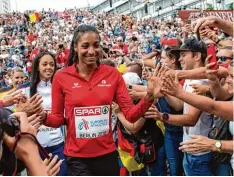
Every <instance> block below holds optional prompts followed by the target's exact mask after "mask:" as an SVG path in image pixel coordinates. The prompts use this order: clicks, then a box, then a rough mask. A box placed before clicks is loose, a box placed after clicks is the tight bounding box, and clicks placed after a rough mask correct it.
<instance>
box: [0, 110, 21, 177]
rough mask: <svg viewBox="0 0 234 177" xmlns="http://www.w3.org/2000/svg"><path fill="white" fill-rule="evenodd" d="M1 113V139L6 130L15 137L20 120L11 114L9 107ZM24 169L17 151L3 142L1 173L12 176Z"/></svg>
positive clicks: (0, 161)
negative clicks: (16, 153)
mask: <svg viewBox="0 0 234 177" xmlns="http://www.w3.org/2000/svg"><path fill="white" fill-rule="evenodd" d="M0 113H1V117H0V140H1V139H2V137H3V133H4V132H5V133H7V135H8V136H11V137H14V136H15V135H16V134H17V133H19V132H20V128H19V127H20V123H19V121H18V120H17V119H16V118H15V117H12V116H9V115H10V114H11V113H12V112H11V111H9V110H7V109H1V110H0ZM24 169H25V165H24V163H23V162H22V161H20V160H19V159H17V157H16V155H15V153H14V152H12V151H11V150H10V149H9V148H8V147H7V146H6V145H5V144H4V143H3V145H2V157H1V159H0V174H4V175H5V176H12V175H16V174H17V173H20V172H21V171H23V170H24Z"/></svg>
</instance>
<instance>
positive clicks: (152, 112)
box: [144, 105, 162, 120]
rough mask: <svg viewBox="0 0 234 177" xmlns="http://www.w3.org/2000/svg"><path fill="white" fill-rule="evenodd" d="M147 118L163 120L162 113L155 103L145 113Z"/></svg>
mask: <svg viewBox="0 0 234 177" xmlns="http://www.w3.org/2000/svg"><path fill="white" fill-rule="evenodd" d="M144 118H145V119H155V120H162V116H161V113H160V112H159V111H158V109H157V108H156V106H155V105H152V106H151V107H150V108H149V109H148V111H147V112H146V113H145V114H144Z"/></svg>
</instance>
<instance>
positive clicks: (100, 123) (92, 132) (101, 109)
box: [74, 105, 110, 138]
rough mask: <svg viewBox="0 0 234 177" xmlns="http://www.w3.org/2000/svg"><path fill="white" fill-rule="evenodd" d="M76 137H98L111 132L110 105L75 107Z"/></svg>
mask: <svg viewBox="0 0 234 177" xmlns="http://www.w3.org/2000/svg"><path fill="white" fill-rule="evenodd" d="M74 115H75V125H76V138H97V137H101V136H104V135H106V134H108V133H109V128H110V127H109V126H110V125H109V117H110V105H104V106H94V107H81V108H74Z"/></svg>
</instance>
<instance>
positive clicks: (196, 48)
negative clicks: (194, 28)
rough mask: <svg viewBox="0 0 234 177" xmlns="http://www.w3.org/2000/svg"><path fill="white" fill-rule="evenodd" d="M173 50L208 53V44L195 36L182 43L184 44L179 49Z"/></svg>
mask: <svg viewBox="0 0 234 177" xmlns="http://www.w3.org/2000/svg"><path fill="white" fill-rule="evenodd" d="M173 51H178V52H181V51H192V52H200V53H203V54H205V55H207V47H206V44H205V43H204V42H202V41H200V42H199V41H198V40H197V39H196V38H195V37H193V38H188V39H185V41H184V44H182V46H181V47H180V48H178V49H173Z"/></svg>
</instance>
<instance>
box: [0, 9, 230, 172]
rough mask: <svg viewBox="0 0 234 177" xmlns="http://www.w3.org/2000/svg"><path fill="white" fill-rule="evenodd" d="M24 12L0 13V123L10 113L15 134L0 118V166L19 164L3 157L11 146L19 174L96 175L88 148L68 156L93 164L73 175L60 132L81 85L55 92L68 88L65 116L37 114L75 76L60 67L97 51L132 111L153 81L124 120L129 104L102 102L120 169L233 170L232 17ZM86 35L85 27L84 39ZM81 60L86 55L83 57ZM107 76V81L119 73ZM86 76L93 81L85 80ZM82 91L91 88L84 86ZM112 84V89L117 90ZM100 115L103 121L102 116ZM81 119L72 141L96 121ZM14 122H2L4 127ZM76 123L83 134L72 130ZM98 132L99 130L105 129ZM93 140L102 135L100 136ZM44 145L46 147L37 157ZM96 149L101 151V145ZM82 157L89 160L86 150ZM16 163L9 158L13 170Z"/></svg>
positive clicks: (67, 132) (64, 132)
mask: <svg viewBox="0 0 234 177" xmlns="http://www.w3.org/2000/svg"><path fill="white" fill-rule="evenodd" d="M32 13H35V12H33V11H26V12H24V13H19V12H13V13H9V14H0V73H1V74H0V79H1V80H0V100H1V101H0V106H1V111H0V113H1V115H0V125H4V124H7V123H6V122H7V120H9V119H10V118H12V117H13V118H16V119H17V120H19V122H20V124H19V125H18V128H19V130H18V132H21V134H17V135H19V136H17V135H15V134H12V132H11V133H8V131H7V130H8V128H7V126H0V139H2V140H3V141H1V140H0V145H1V147H0V159H1V154H2V160H1V162H0V165H1V166H0V171H1V172H2V173H3V174H7V175H13V174H14V175H15V174H19V173H22V171H23V170H24V168H23V167H20V166H19V163H18V164H15V163H10V164H11V165H9V163H7V159H8V158H7V157H8V155H9V154H11V153H13V154H16V157H15V156H14V155H12V154H11V155H12V158H13V159H14V157H15V158H17V159H18V160H20V161H23V162H24V166H25V167H26V169H27V170H26V172H27V173H28V175H56V174H57V175H63V176H66V175H105V174H103V173H102V172H100V171H98V168H101V166H100V167H99V165H98V164H99V162H100V164H102V163H101V160H100V161H98V160H97V159H96V160H95V162H94V161H92V162H91V161H88V160H87V159H88V158H87V157H88V155H87V156H82V155H81V156H79V155H80V154H81V152H83V151H82V150H81V151H79V152H78V153H77V154H79V153H80V154H79V155H77V156H74V157H77V158H78V157H79V158H80V157H81V158H83V159H85V160H84V163H85V164H86V165H87V164H88V165H87V168H88V167H89V166H90V168H91V167H92V168H93V169H95V168H94V167H93V166H96V169H95V170H96V171H95V170H93V171H92V170H91V171H92V173H81V172H80V173H78V172H77V171H78V167H75V165H77V166H79V164H76V163H75V160H76V159H73V158H74V157H73V156H71V155H70V154H69V153H74V154H75V153H76V151H74V152H73V150H71V149H69V148H71V147H72V145H73V143H72V142H71V141H72V140H71V139H70V137H69V136H71V134H74V133H71V132H72V131H73V130H71V127H70V126H68V125H69V124H70V123H69V121H71V120H70V119H68V118H67V117H69V116H70V113H68V112H67V109H68V110H69V109H71V108H67V107H66V106H70V107H72V106H71V104H73V103H74V102H75V101H77V100H79V104H81V101H82V99H83V100H87V99H90V98H89V97H88V96H86V94H88V92H86V91H84V92H78V91H77V93H75V92H74V91H72V94H75V95H82V96H81V97H79V98H78V97H77V99H75V98H74V99H71V101H70V102H69V104H67V102H66V101H67V99H68V100H69V97H67V96H64V95H66V94H67V89H65V90H62V86H61V91H60V92H59V93H60V95H62V96H63V97H64V98H65V99H64V100H63V101H65V102H64V103H63V102H60V103H61V104H62V105H63V104H64V107H63V109H65V113H64V115H65V117H66V119H67V120H66V121H64V122H65V123H64V124H63V125H62V126H60V124H59V126H57V124H56V125H55V124H53V123H51V121H49V119H48V121H47V120H46V119H47V115H46V118H45V117H43V115H44V114H40V113H41V112H46V113H47V114H48V115H49V113H48V111H50V110H51V111H52V114H53V113H55V112H53V109H55V108H56V105H57V104H58V106H59V105H60V103H59V102H58V101H57V102H56V105H55V103H54V102H53V101H54V99H53V92H54V93H55V92H56V94H58V90H56V89H55V88H54V87H58V85H59V84H60V83H61V84H62V82H64V84H65V82H66V83H67V81H68V80H73V79H74V78H71V73H68V74H67V75H65V74H64V73H65V72H68V69H69V68H71V67H72V64H73V63H76V62H78V63H79V62H80V63H81V61H82V60H81V58H82V57H84V56H86V55H90V56H91V54H92V52H93V53H95V52H96V51H97V49H98V50H99V49H100V55H99V56H98V59H97V62H98V65H99V64H101V66H102V65H105V66H106V65H108V67H107V69H106V70H105V72H110V75H111V76H112V72H111V71H112V70H110V69H109V68H111V69H113V68H116V69H115V70H116V71H118V73H120V74H121V76H122V77H121V78H123V80H124V82H125V84H126V91H127V93H128V95H129V96H130V97H131V99H132V102H133V103H134V105H136V108H138V110H139V112H140V111H142V110H143V109H144V108H143V106H142V107H140V106H138V105H140V104H141V103H142V99H145V98H148V95H149V90H150V89H151V90H153V89H154V94H153V96H154V98H153V102H152V104H151V106H150V108H149V109H148V108H147V110H146V111H145V112H144V114H143V115H142V116H140V117H138V118H137V119H135V120H134V121H132V119H131V120H130V118H129V119H128V117H127V116H126V112H128V111H126V110H125V109H126V108H123V107H122V106H121V105H120V103H119V100H118V98H116V99H114V101H113V102H112V103H111V104H110V107H108V106H107V107H103V108H102V112H104V113H105V111H107V112H108V111H109V109H110V110H111V112H110V117H111V118H110V121H108V123H110V125H111V129H108V131H109V132H111V138H112V137H113V142H114V144H115V151H114V153H115V155H117V156H118V158H117V159H118V167H117V168H118V170H119V175H121V176H128V175H137V176H138V175H147V176H148V175H149V176H151V175H152V176H166V175H171V176H183V175H186V176H194V175H195V176H200V175H201V176H213V175H214V176H223V175H225V176H231V175H233V168H234V166H233V163H234V162H233V22H229V21H225V20H222V19H220V18H218V17H215V16H208V17H203V18H199V19H197V20H194V21H193V22H192V24H189V23H188V22H184V21H182V20H181V19H180V18H178V17H176V18H174V19H160V20H159V19H157V18H148V19H136V18H135V17H132V16H125V15H119V14H115V13H107V12H92V11H90V10H81V9H76V8H75V9H65V10H64V12H57V11H54V10H51V9H49V10H48V11H45V10H42V11H40V12H37V13H38V14H39V18H38V19H37V20H36V21H35V22H32V21H31V19H30V14H32ZM82 27H83V28H82ZM93 28H94V29H93ZM95 30H96V31H95ZM92 32H93V33H95V34H96V33H98V34H99V38H100V41H98V43H97V42H96V41H93V38H92V35H91V34H93V33H92ZM86 33H88V34H89V37H87V38H85V34H86ZM85 40H86V42H83V43H81V42H80V41H85ZM95 40H96V39H95ZM77 41H78V43H76V42H77ZM87 41H88V42H87ZM79 42H80V43H79ZM78 50H79V52H78ZM85 50H87V53H88V54H86V53H85ZM82 52H83V53H82ZM77 58H78V59H79V60H78V61H77ZM88 60H89V61H90V62H91V60H92V57H89V59H88ZM95 61H96V60H95ZM87 65H88V64H87ZM80 67H81V64H80V66H78V67H77V71H79V72H81V71H82V69H81V68H80ZM55 72H56V74H55V77H54V73H55ZM74 72H75V70H74ZM95 72H96V71H95ZM95 72H94V73H91V76H90V77H88V79H87V78H85V77H83V78H85V79H86V80H92V77H94V76H93V75H94V74H95ZM59 74H60V76H61V75H62V74H64V75H63V76H64V78H63V81H60V80H59V79H58V75H59ZM56 76H57V77H56ZM82 76H83V75H82ZM77 77H81V76H77ZM112 77H113V80H114V79H115V77H116V78H118V75H113V76H112ZM83 80H84V79H83ZM95 82H96V81H95V80H92V83H88V82H87V84H90V85H92V84H96V83H95ZM106 82H107V81H106V80H105V79H102V81H101V85H100V84H99V85H97V87H99V86H100V87H101V88H107V87H108V88H109V87H110V86H109V85H108V83H106ZM119 82H120V81H119ZM55 84H56V86H55ZM69 84H70V83H68V85H69ZM87 84H86V85H87ZM84 85H85V84H83V85H82V84H81V85H80V83H74V86H73V85H72V87H73V89H74V90H75V89H77V88H80V87H81V88H83V86H84ZM119 85H121V84H120V83H119ZM152 85H153V87H152V88H150V86H152ZM63 87H65V86H63ZM89 89H90V91H91V90H92V88H91V86H90V88H89ZM93 89H94V88H93ZM109 89H111V87H110V88H109ZM80 90H81V89H80ZM87 90H88V88H87ZM112 91H113V93H114V92H116V94H118V90H116V91H115V90H112ZM112 91H110V92H111V93H112ZM73 92H74V93H73ZM108 92H109V90H108ZM156 92H157V94H156ZM124 93H125V92H124ZM51 95H52V98H51ZM90 95H92V98H91V99H90V100H92V99H94V100H95V99H100V98H102V97H104V98H106V97H107V96H108V94H106V93H104V92H102V91H101V90H97V91H95V92H94V93H92V94H91V93H90ZM62 96H61V97H62ZM75 97H76V96H75ZM95 97H96V98H95ZM119 97H121V96H119ZM123 97H124V96H123ZM51 99H52V101H51ZM57 99H58V100H60V97H57ZM119 99H120V98H119ZM60 101H61V100H60ZM127 101H128V100H125V102H127ZM51 102H52V106H51ZM90 102H92V101H90ZM123 102H124V101H123ZM70 103H71V104H70ZM93 103H95V101H93ZM102 104H104V105H106V104H107V103H106V102H104V103H103V102H102ZM108 104H109V103H108ZM142 104H143V103H142ZM81 105H82V106H80V107H86V106H87V105H85V104H81ZM88 106H99V105H97V104H96V103H95V105H88ZM137 106H138V107H137ZM104 108H105V109H104ZM72 109H73V108H72ZM78 111H79V110H78ZM73 112H76V111H73ZM129 112H130V111H129ZM104 113H103V115H104ZM39 114H40V115H39ZM57 114H58V111H57V112H56V115H57ZM87 114H89V113H87ZM10 115H11V116H10ZM139 115H140V113H139ZM48 117H49V116H48ZM77 117H79V116H78V113H77ZM77 117H75V118H76V119H77ZM102 118H103V120H104V121H105V120H106V118H105V116H103V117H102ZM5 119H6V120H5ZM3 120H5V121H3ZM42 120H43V121H42ZM64 120H65V119H64ZM92 120H94V119H93V118H92ZM82 121H83V122H79V121H78V123H77V121H75V122H76V123H75V126H76V127H78V128H77V129H76V137H77V138H80V139H82V138H83V139H89V138H90V139H93V138H94V137H89V136H90V134H87V132H86V131H84V129H86V130H87V129H89V128H90V127H92V126H96V125H100V126H104V123H105V122H104V121H103V122H100V121H99V122H95V121H94V122H93V124H92V121H91V123H90V122H89V121H88V120H87V119H82ZM73 122H74V120H73ZM9 124H10V123H9ZM42 124H44V125H42ZM14 125H15V124H13V125H12V124H10V127H13V126H14ZM52 127H53V128H52ZM78 129H79V130H82V131H81V132H83V133H77V132H78ZM97 129H98V128H97ZM14 130H15V129H14ZM98 130H99V129H98ZM4 132H5V133H4ZM18 132H17V133H18ZM74 132H75V131H74ZM23 133H26V134H23ZM102 133H103V135H100V136H101V137H105V136H107V135H106V134H105V132H102ZM7 134H8V135H7ZM93 136H95V138H96V136H98V138H100V137H99V135H93ZM13 137H15V139H14V140H13V139H12V138H13ZM20 137H21V138H20ZM15 141H16V142H17V143H14V142H15ZM82 141H83V140H82ZM100 141H103V142H104V139H102V140H100ZM69 143H70V144H72V145H71V147H70V144H69ZM67 144H69V145H67ZM81 144H82V147H81V145H80V146H79V148H81V149H82V148H84V149H85V148H87V147H88V146H91V144H88V141H87V144H85V145H84V147H83V142H82V143H81ZM97 144H98V143H97ZM107 144H108V143H107ZM95 145H96V144H95ZM37 147H39V148H37ZM106 147H107V146H106ZM6 149H10V150H8V151H7V150H6ZM35 149H39V150H35ZM41 149H44V150H41ZM64 149H65V150H64ZM87 149H88V148H87ZM1 151H2V153H1ZM39 151H40V154H39ZM44 151H46V152H45V153H44V154H45V155H42V154H43V152H44ZM71 151H72V152H71ZM47 152H48V153H50V154H49V156H48V154H47ZM63 152H66V153H65V154H64V153H63ZM88 152H89V150H87V151H86V152H85V153H88ZM91 152H92V151H90V154H91ZM7 153H9V154H7ZM109 153H110V151H109ZM106 154H107V153H106ZM101 155H104V153H101V152H100V156H101ZM32 156H33V158H31V157H32ZM37 156H38V158H37ZM70 156H71V157H70ZM97 156H98V155H97ZM86 158H87V159H86ZM90 158H94V156H93V154H91V155H90ZM95 158H97V157H95ZM41 159H42V160H43V161H42V160H41ZM8 160H9V161H11V160H12V159H10V158H9V159H8ZM86 160H87V161H86ZM13 161H14V160H13ZM11 162H12V161H11ZM80 163H81V161H80ZM82 163H83V162H82ZM103 164H104V165H105V164H106V167H105V166H103V167H102V168H106V171H108V169H109V168H110V169H109V170H112V168H113V171H114V169H115V165H114V164H113V166H112V164H111V163H110V161H108V158H106V161H104V160H103ZM34 165H35V166H34ZM9 166H10V167H9ZM15 166H18V170H16V171H15V170H14V169H15ZM80 166H81V167H80V168H82V165H80ZM108 167H109V168H108ZM83 168H84V169H86V166H85V167H83ZM76 170H77V171H76ZM79 170H80V169H79ZM110 174H113V173H110ZM110 174H108V175H110Z"/></svg>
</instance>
